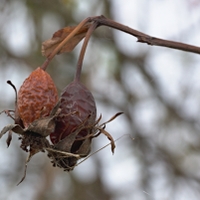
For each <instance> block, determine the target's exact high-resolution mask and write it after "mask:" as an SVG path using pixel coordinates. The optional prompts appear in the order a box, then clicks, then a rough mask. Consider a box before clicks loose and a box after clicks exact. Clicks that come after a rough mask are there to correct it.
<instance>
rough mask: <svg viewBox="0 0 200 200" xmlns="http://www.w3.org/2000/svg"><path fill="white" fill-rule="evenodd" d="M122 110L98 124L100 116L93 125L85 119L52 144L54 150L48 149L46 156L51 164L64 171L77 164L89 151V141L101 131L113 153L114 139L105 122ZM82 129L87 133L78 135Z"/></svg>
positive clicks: (71, 168)
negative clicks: (108, 141)
mask: <svg viewBox="0 0 200 200" xmlns="http://www.w3.org/2000/svg"><path fill="white" fill-rule="evenodd" d="M121 114H122V112H119V113H117V114H115V115H114V116H113V117H112V118H111V119H109V120H108V121H106V122H104V123H102V124H100V125H99V122H100V120H101V115H100V117H99V118H98V119H97V120H96V122H95V123H94V124H93V125H88V123H87V120H89V118H90V116H88V118H86V120H85V121H84V122H83V123H82V124H81V125H80V126H79V127H78V128H77V129H76V130H74V131H73V132H72V133H70V134H69V135H67V136H66V137H65V138H64V139H62V140H60V141H59V142H58V143H57V144H55V145H53V149H54V151H52V149H51V150H48V149H47V150H48V156H49V158H50V159H51V160H52V163H53V166H57V167H60V168H63V169H64V171H71V170H73V169H74V167H75V166H77V161H78V160H80V159H81V158H84V157H87V156H88V155H89V153H90V148H91V142H92V139H93V138H96V137H98V136H99V135H100V134H101V133H102V134H104V135H105V136H107V138H108V139H109V140H110V144H111V151H112V153H114V149H115V141H114V139H113V137H112V136H111V135H110V134H109V133H108V132H107V131H106V130H105V128H106V124H107V123H109V122H111V121H112V120H114V119H115V118H116V117H118V116H119V115H121ZM82 130H87V131H88V134H86V135H85V136H82V137H81V136H80V132H81V131H82Z"/></svg>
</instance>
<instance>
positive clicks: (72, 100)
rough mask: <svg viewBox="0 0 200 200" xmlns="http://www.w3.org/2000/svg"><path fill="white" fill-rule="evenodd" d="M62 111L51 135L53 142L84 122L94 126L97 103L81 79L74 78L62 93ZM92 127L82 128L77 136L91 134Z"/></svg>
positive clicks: (56, 141)
mask: <svg viewBox="0 0 200 200" xmlns="http://www.w3.org/2000/svg"><path fill="white" fill-rule="evenodd" d="M60 108H61V113H60V114H59V116H58V118H57V120H56V128H55V131H54V132H53V133H52V134H51V135H50V139H51V141H52V143H53V144H56V143H58V142H59V141H60V140H62V139H64V138H65V137H66V136H68V135H69V134H70V133H72V132H73V131H75V130H76V129H77V128H78V127H79V126H80V125H81V124H82V123H84V122H85V121H86V123H85V125H86V126H92V125H94V123H95V120H96V104H95V100H94V97H93V95H92V93H91V92H90V91H89V90H88V89H87V88H86V87H85V86H84V85H83V84H82V83H80V82H79V81H76V80H74V81H73V82H72V83H70V84H69V85H68V86H66V88H65V89H64V90H63V93H62V94H61V104H60ZM88 131H89V132H90V131H91V128H89V129H88V128H85V129H83V130H81V131H80V132H79V134H78V136H77V137H84V136H86V135H88V134H89V132H88Z"/></svg>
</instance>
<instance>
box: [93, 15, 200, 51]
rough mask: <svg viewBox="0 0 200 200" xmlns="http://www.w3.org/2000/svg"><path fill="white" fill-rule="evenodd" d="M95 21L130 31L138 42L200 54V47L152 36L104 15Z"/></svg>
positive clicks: (126, 31)
mask: <svg viewBox="0 0 200 200" xmlns="http://www.w3.org/2000/svg"><path fill="white" fill-rule="evenodd" d="M93 21H95V22H98V23H99V26H100V25H104V26H108V27H111V28H115V29H118V30H120V31H123V32H125V33H128V34H130V35H133V36H135V37H137V39H138V42H141V43H147V44H148V45H151V46H161V47H168V48H172V49H177V50H182V51H187V52H191V53H196V54H200V47H197V46H193V45H189V44H185V43H181V42H174V41H170V40H164V39H160V38H156V37H152V36H150V35H147V34H144V33H142V32H140V31H137V30H135V29H132V28H130V27H128V26H125V25H123V24H120V23H117V22H115V21H113V20H110V19H107V18H105V17H104V16H99V17H96V18H94V19H93Z"/></svg>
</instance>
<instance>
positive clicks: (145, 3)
mask: <svg viewBox="0 0 200 200" xmlns="http://www.w3.org/2000/svg"><path fill="white" fill-rule="evenodd" d="M101 14H103V15H104V16H106V17H108V18H111V19H113V20H115V21H117V22H119V23H122V24H125V25H127V26H129V27H132V28H134V29H136V30H139V31H142V32H144V33H146V34H149V35H151V36H155V37H160V38H163V39H168V40H174V41H180V42H184V43H189V44H193V45H196V46H200V37H199V33H200V1H199V0H176V1H174V0H163V1H160V0H126V1H124V0H90V1H88V0H81V1H79V0H48V1H44V0H1V1H0V81H1V82H0V110H4V109H14V99H15V94H14V91H13V89H12V88H11V87H10V86H9V85H7V84H6V81H7V80H11V81H12V82H13V83H14V84H15V86H16V87H17V89H19V87H20V86H21V84H22V83H23V81H24V79H25V78H26V77H28V76H29V74H30V73H31V72H32V71H33V70H34V69H36V68H37V67H38V66H40V65H41V64H42V63H43V62H44V60H45V58H44V57H42V55H41V43H42V42H43V41H45V40H47V39H49V38H51V36H52V34H53V33H54V32H55V31H57V30H59V29H61V28H63V27H65V26H69V25H77V24H78V23H79V22H80V21H82V20H83V19H85V18H87V17H90V16H96V15H101ZM136 41H137V40H136V38H134V37H132V36H129V35H127V34H125V33H122V32H119V31H117V30H113V29H111V28H108V27H100V28H99V29H97V30H96V31H95V33H94V34H93V37H92V39H91V40H90V43H89V46H88V49H87V53H86V57H85V60H84V66H83V74H82V82H83V83H84V84H85V85H86V86H87V87H88V88H89V89H90V91H91V92H92V93H93V95H94V97H95V99H96V103H97V108H98V115H100V114H102V115H103V119H102V121H106V120H108V119H109V118H110V117H111V116H113V115H114V114H115V113H117V112H119V111H123V112H124V115H122V116H120V117H118V118H117V119H115V120H114V121H113V122H111V123H110V124H108V126H107V130H108V131H109V133H110V134H111V135H112V136H113V137H114V139H118V138H120V139H119V140H117V141H116V145H117V147H116V151H115V154H114V155H112V153H111V151H110V146H108V147H106V148H104V149H103V150H101V151H99V152H98V153H96V154H94V155H92V156H91V157H90V158H88V159H87V160H86V161H84V162H83V163H81V164H80V165H79V166H77V167H76V168H75V169H74V170H73V171H72V172H64V171H63V170H61V169H58V168H54V167H52V165H51V163H50V160H49V159H48V158H47V156H46V154H45V153H38V154H37V155H35V156H34V157H33V158H32V160H31V161H30V163H29V165H28V170H27V177H26V179H25V180H24V182H22V183H21V184H20V185H19V186H16V184H17V183H18V182H19V181H20V179H21V178H22V176H23V172H24V171H23V170H24V162H25V160H26V157H27V154H26V153H25V152H23V151H22V150H21V149H20V147H19V146H20V141H19V140H18V136H17V135H14V136H13V141H12V143H11V145H10V147H9V148H7V146H6V138H7V137H6V136H4V137H3V138H2V139H1V140H0V199H2V200H19V199H20V200H21V199H26V200H55V199H56V200H187V199H190V200H198V199H199V198H200V155H199V154H200V126H199V123H200V118H199V113H200V67H199V63H200V57H199V55H195V54H192V53H186V52H181V51H177V50H173V49H167V48H161V47H153V46H147V45H146V44H142V43H137V42H136ZM80 47H81V43H80V44H79V45H78V46H77V47H76V48H75V49H74V51H73V52H71V53H68V54H63V55H59V56H56V58H55V59H54V60H53V61H52V62H51V64H50V66H49V67H48V69H47V71H48V73H49V74H50V75H51V76H52V78H53V80H54V81H55V84H56V86H57V88H58V91H59V93H60V92H61V91H62V89H63V88H64V87H65V86H66V85H67V84H68V83H70V82H71V81H72V79H73V76H74V73H75V67H76V63H77V60H78V55H79V51H80ZM11 123H13V121H12V120H11V119H9V118H8V117H7V116H6V115H5V114H1V115H0V128H1V129H2V128H3V127H4V126H5V125H7V124H11ZM133 138H134V139H133ZM106 144H108V140H107V138H106V137H105V136H103V135H102V136H100V137H98V138H96V139H94V140H93V144H92V152H95V151H97V150H98V149H100V148H102V147H103V146H105V145H106Z"/></svg>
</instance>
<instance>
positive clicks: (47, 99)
mask: <svg viewBox="0 0 200 200" xmlns="http://www.w3.org/2000/svg"><path fill="white" fill-rule="evenodd" d="M57 101H58V93H57V89H56V86H55V85H54V82H53V80H52V78H51V77H50V75H49V74H48V73H47V72H45V71H44V70H43V69H41V68H40V67H38V68H37V69H36V70H34V71H33V72H32V73H31V74H30V76H29V77H28V78H27V79H26V80H25V81H24V82H23V84H22V86H21V87H20V89H19V92H18V97H17V107H18V114H19V117H20V118H21V120H22V122H23V125H24V127H25V128H27V127H28V126H29V124H30V123H32V122H33V121H34V120H36V119H39V118H41V117H45V116H48V115H49V114H50V112H51V110H52V108H53V107H54V106H55V104H56V103H57Z"/></svg>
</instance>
